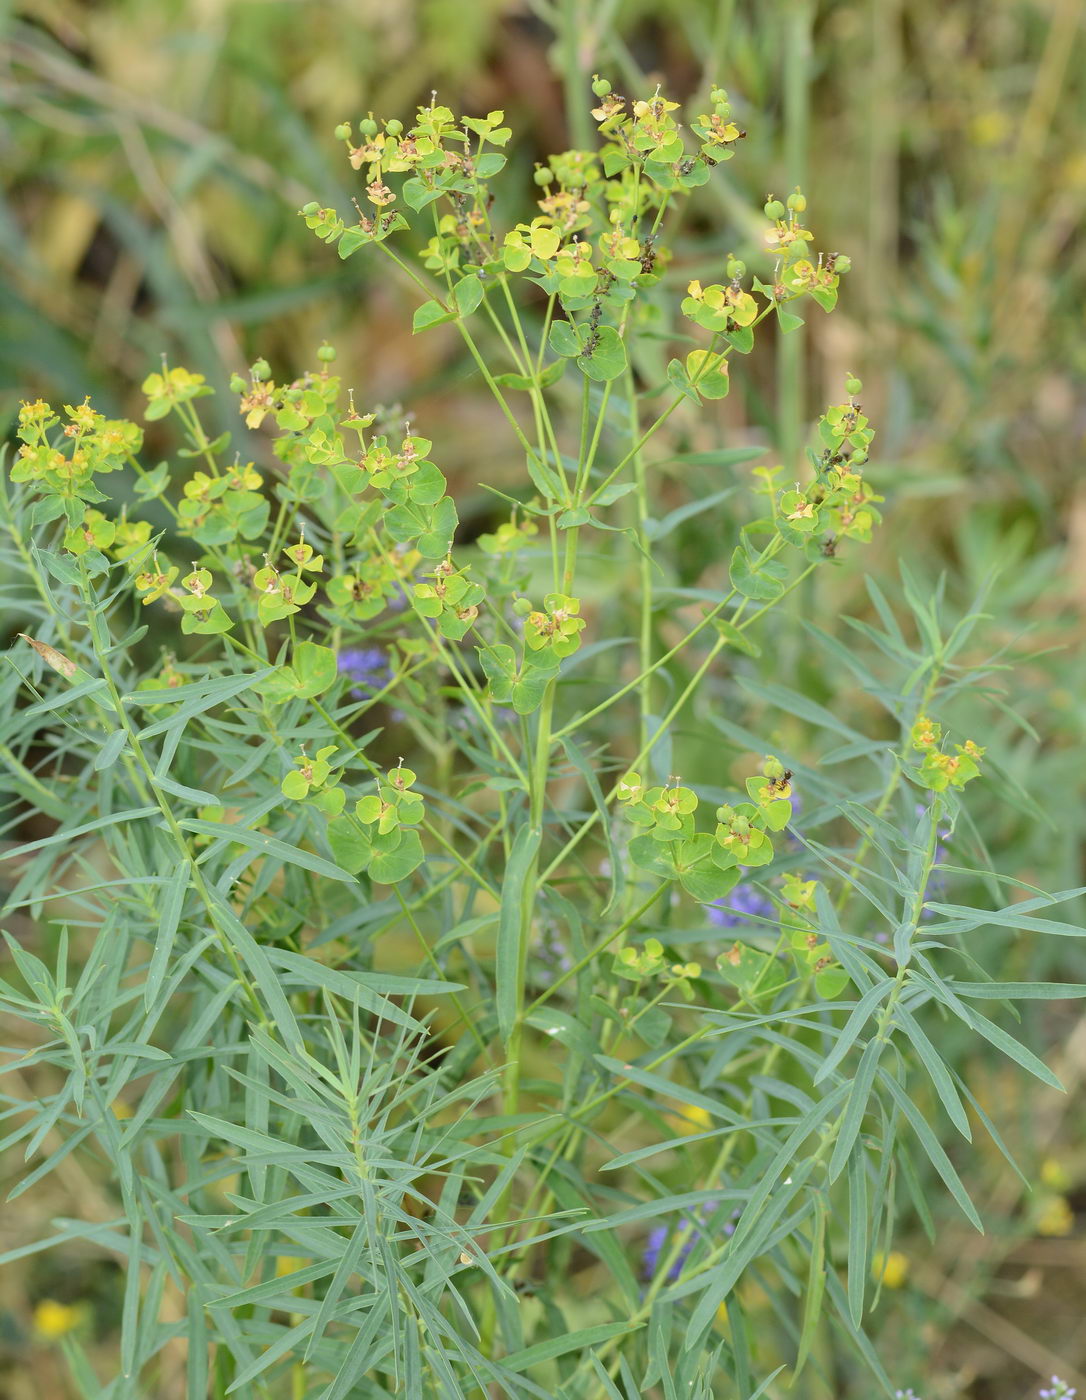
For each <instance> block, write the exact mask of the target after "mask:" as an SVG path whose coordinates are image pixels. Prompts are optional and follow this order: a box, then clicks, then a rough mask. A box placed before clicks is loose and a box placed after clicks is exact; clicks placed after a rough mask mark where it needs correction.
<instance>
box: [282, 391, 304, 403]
mask: <svg viewBox="0 0 1086 1400" xmlns="http://www.w3.org/2000/svg"><path fill="white" fill-rule="evenodd" d="M301 397H302V391H301V389H288V390H287V392H286V393H285V394H284V395H283V399H284V401H285V402H286V403H297V402H298V400H299V399H300V398H301Z"/></svg>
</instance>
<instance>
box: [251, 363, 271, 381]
mask: <svg viewBox="0 0 1086 1400" xmlns="http://www.w3.org/2000/svg"><path fill="white" fill-rule="evenodd" d="M249 373H250V374H251V375H252V376H253V378H254V379H255V380H256V382H257V383H258V384H259V383H261V382H262V381H263V380H265V379H270V378H271V365H269V364H268V362H267V360H257V362H256V363H255V364H254V365H253V367H252V368H251V369H250V370H249Z"/></svg>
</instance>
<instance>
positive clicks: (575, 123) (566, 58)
mask: <svg viewBox="0 0 1086 1400" xmlns="http://www.w3.org/2000/svg"><path fill="white" fill-rule="evenodd" d="M561 4H562V8H561V20H560V35H559V42H560V45H561V52H562V85H563V88H564V90H565V99H566V126H567V128H568V130H569V139H570V142H571V144H572V145H573V147H574V148H575V149H576V150H578V151H587V150H591V149H592V147H593V146H594V145H595V142H594V141H593V139H592V134H593V133H592V123H591V117H590V113H589V108H588V89H587V84H586V79H587V76H588V75H587V73H585V71H584V69H583V68H582V66H581V38H582V36H583V35H584V33H585V31H586V30H587V28H588V23H587V21H588V16H587V15H586V14H585V9H586V6H585V4H584V0H561Z"/></svg>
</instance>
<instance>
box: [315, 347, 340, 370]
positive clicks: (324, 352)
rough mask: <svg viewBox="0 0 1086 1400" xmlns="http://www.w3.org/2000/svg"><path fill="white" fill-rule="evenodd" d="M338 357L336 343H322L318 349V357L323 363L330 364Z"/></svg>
mask: <svg viewBox="0 0 1086 1400" xmlns="http://www.w3.org/2000/svg"><path fill="white" fill-rule="evenodd" d="M335 358H336V347H335V346H334V345H322V346H321V347H320V348H319V349H318V351H317V359H318V360H320V361H321V362H322V363H323V364H326V365H330V364H331V363H332V361H333V360H334V359H335Z"/></svg>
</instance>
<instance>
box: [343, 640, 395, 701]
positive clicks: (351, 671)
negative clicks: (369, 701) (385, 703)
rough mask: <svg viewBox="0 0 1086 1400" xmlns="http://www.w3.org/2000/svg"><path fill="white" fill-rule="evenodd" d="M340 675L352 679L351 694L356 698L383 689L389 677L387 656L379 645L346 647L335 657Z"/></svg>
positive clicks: (361, 698) (358, 698)
mask: <svg viewBox="0 0 1086 1400" xmlns="http://www.w3.org/2000/svg"><path fill="white" fill-rule="evenodd" d="M336 668H337V669H338V671H339V674H340V675H341V676H347V677H348V678H349V679H350V680H352V681H354V685H353V686H352V687H351V694H352V695H353V696H354V698H355V699H356V700H364V699H365V698H366V696H367V695H372V694H374V692H375V691H378V690H383V689H384V688H385V686H386V685H387V684H388V682H389V680H390V679H391V675H392V673H391V671H390V670H389V665H388V657H387V656H386V655H385V653H384V652H383V651H382V650H381V648H380V647H348V648H347V649H346V650H345V651H341V652H340V653H339V656H338V657H337V658H336Z"/></svg>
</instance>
